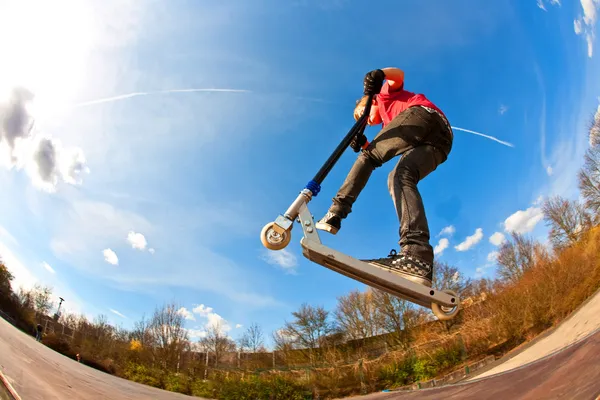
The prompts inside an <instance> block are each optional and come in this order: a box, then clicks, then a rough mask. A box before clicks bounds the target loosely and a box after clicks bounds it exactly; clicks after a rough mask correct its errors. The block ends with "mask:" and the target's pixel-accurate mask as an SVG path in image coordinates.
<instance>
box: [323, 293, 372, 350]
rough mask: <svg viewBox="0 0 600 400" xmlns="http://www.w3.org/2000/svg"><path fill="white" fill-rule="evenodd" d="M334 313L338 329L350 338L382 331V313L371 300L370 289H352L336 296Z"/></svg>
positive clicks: (369, 335) (356, 338)
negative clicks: (362, 290)
mask: <svg viewBox="0 0 600 400" xmlns="http://www.w3.org/2000/svg"><path fill="white" fill-rule="evenodd" d="M334 315H335V318H336V321H337V324H338V326H339V327H340V329H341V330H342V331H343V332H344V334H345V335H346V337H348V338H349V339H351V340H358V339H365V338H368V337H371V336H375V335H378V334H380V333H382V328H383V315H382V314H381V312H380V311H379V309H378V308H377V307H376V305H375V302H374V301H373V292H372V291H371V290H367V291H365V292H360V291H358V290H353V291H351V292H350V293H348V294H347V295H344V296H340V297H338V304H337V308H336V310H335V312H334Z"/></svg>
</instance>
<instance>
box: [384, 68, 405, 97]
mask: <svg viewBox="0 0 600 400" xmlns="http://www.w3.org/2000/svg"><path fill="white" fill-rule="evenodd" d="M381 70H382V71H383V73H384V74H385V79H387V81H388V85H390V89H391V90H392V91H393V90H399V89H401V88H402V87H403V86H404V71H402V70H401V69H399V68H396V67H387V68H382V69H381Z"/></svg>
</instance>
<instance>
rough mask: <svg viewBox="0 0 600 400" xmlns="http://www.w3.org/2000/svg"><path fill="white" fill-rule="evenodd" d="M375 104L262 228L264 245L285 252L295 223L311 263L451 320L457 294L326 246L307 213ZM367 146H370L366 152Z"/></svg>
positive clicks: (368, 104)
mask: <svg viewBox="0 0 600 400" xmlns="http://www.w3.org/2000/svg"><path fill="white" fill-rule="evenodd" d="M372 103H373V95H370V96H368V97H367V102H366V105H365V111H364V113H363V115H362V116H361V117H360V118H359V119H358V120H357V121H356V123H355V124H354V126H353V127H352V128H351V129H350V131H348V133H347V134H346V136H345V137H344V139H343V140H342V141H341V142H340V144H339V145H338V146H337V147H336V149H335V150H334V151H333V153H332V154H331V155H330V156H329V158H328V159H327V161H326V162H325V163H324V164H323V166H322V167H321V169H320V170H319V171H318V172H317V174H316V175H315V176H314V178H313V179H312V180H311V181H309V182H308V184H307V185H306V187H305V188H304V189H303V190H302V191H301V192H300V194H298V196H297V197H296V199H295V200H294V201H293V202H292V204H291V205H290V206H289V208H288V209H287V210H286V212H285V213H284V214H283V215H281V214H280V215H279V216H278V217H277V218H276V219H275V221H273V222H269V223H268V224H266V225H265V226H264V227H263V229H262V231H261V233H260V239H261V242H262V244H263V246H265V247H266V248H267V249H269V250H282V249H284V248H285V247H286V246H287V245H288V244H289V243H290V240H291V237H292V236H291V234H292V228H293V224H294V221H296V222H298V223H299V224H300V225H301V226H302V232H303V234H304V236H303V237H302V239H301V240H300V244H301V246H302V253H303V255H304V256H305V257H306V258H308V259H309V260H311V261H313V262H315V263H317V264H320V265H322V266H324V267H326V268H329V269H330V270H332V271H335V272H337V273H340V274H342V275H344V276H347V277H349V278H351V279H354V280H357V281H359V282H362V283H364V284H366V285H368V286H371V287H374V288H377V289H380V290H382V291H385V292H387V293H389V294H391V295H393V296H396V297H399V298H401V299H405V300H407V301H410V302H412V303H414V304H417V305H420V306H422V307H425V308H429V309H431V310H432V311H433V313H434V315H435V316H436V317H437V318H438V319H439V320H450V319H452V318H454V317H455V316H456V315H457V314H458V312H459V309H460V299H459V297H458V295H457V294H456V293H455V292H454V291H452V290H437V289H434V288H430V287H427V286H424V285H420V284H418V283H415V282H413V281H411V280H409V279H406V278H403V277H402V276H399V275H398V274H395V273H394V272H392V271H390V270H388V269H385V268H381V267H378V266H375V265H371V264H368V263H366V262H364V261H360V260H358V259H356V258H353V257H351V256H348V255H346V254H343V253H341V252H339V251H337V250H334V249H332V248H330V247H327V246H325V245H323V244H322V242H321V239H320V237H319V234H318V232H317V229H316V228H315V220H314V217H313V215H312V214H311V213H310V211H309V209H308V203H309V202H310V201H311V200H312V198H313V197H316V196H317V195H318V193H319V192H320V190H321V183H322V182H323V181H324V180H325V178H326V177H327V175H328V174H329V172H330V171H331V170H332V168H333V167H334V165H335V164H336V163H337V161H338V160H339V159H340V157H341V156H342V154H343V153H344V151H345V150H346V148H347V147H349V146H350V143H351V142H352V140H353V138H354V137H356V136H359V135H361V134H362V133H363V132H364V129H365V127H366V125H367V120H368V118H369V114H370V110H371V106H372ZM367 145H368V142H367V143H366V144H365V146H363V149H364V148H366V146H367Z"/></svg>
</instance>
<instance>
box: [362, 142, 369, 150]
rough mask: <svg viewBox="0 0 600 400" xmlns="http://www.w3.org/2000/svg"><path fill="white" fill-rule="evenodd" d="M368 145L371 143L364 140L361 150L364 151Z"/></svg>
mask: <svg viewBox="0 0 600 400" xmlns="http://www.w3.org/2000/svg"><path fill="white" fill-rule="evenodd" d="M369 144H371V143H369V141H368V140H366V141H365V144H363V145H362V147H361V149H363V150H365V149H366V148H367V147H369Z"/></svg>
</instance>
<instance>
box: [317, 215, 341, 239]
mask: <svg viewBox="0 0 600 400" xmlns="http://www.w3.org/2000/svg"><path fill="white" fill-rule="evenodd" d="M315 227H316V228H317V229H320V230H322V231H327V232H329V233H331V234H332V235H335V234H336V233H337V232H338V231H339V230H340V228H341V227H342V219H341V218H340V216H339V215H336V214H334V213H332V212H331V211H327V214H325V216H324V217H323V218H321V220H320V221H319V222H317V223H316V225H315Z"/></svg>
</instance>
